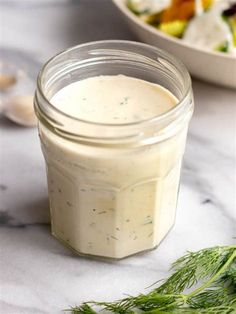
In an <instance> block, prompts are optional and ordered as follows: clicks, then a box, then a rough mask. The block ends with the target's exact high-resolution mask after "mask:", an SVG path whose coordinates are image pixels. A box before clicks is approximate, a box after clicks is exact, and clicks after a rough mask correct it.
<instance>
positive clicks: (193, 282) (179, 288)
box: [68, 245, 236, 314]
mask: <svg viewBox="0 0 236 314" xmlns="http://www.w3.org/2000/svg"><path fill="white" fill-rule="evenodd" d="M171 271H172V275H171V276H170V277H169V278H168V279H167V280H165V281H164V282H163V283H162V284H161V285H160V286H159V287H157V288H155V289H154V290H152V291H151V292H149V293H147V294H140V295H138V296H136V297H135V296H130V297H126V298H124V299H121V300H118V301H115V302H94V301H93V302H85V303H83V304H82V305H81V306H78V307H73V308H71V309H70V310H68V311H70V312H71V313H72V314H97V313H98V312H99V313H101V312H102V313H116V314H138V313H146V314H230V313H236V245H234V246H216V247H212V248H206V249H203V250H200V251H198V252H188V253H187V254H186V255H184V256H183V257H181V258H179V259H177V260H176V261H175V262H174V263H173V264H172V267H171Z"/></svg>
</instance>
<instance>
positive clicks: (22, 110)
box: [3, 95, 37, 127]
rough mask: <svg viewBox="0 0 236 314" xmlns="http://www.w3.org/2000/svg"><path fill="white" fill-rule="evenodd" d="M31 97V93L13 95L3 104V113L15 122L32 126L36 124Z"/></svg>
mask: <svg viewBox="0 0 236 314" xmlns="http://www.w3.org/2000/svg"><path fill="white" fill-rule="evenodd" d="M33 99H34V98H33V96H32V95H23V96H13V97H11V98H10V99H9V100H8V101H7V102H6V103H5V104H4V111H3V114H4V115H5V116H6V117H7V118H8V119H10V120H11V121H13V122H15V123H17V124H20V125H22V126H27V127H33V126H35V125H36V124H37V118H36V115H35V112H34V101H33Z"/></svg>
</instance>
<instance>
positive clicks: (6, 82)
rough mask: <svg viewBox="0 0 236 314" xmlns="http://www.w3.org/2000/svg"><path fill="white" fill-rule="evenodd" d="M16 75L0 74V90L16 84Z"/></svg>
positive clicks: (2, 90)
mask: <svg viewBox="0 0 236 314" xmlns="http://www.w3.org/2000/svg"><path fill="white" fill-rule="evenodd" d="M16 81H17V80H16V77H15V76H13V75H7V74H0V91H1V92H4V91H6V90H7V89H8V88H10V87H12V86H13V85H15V84H16Z"/></svg>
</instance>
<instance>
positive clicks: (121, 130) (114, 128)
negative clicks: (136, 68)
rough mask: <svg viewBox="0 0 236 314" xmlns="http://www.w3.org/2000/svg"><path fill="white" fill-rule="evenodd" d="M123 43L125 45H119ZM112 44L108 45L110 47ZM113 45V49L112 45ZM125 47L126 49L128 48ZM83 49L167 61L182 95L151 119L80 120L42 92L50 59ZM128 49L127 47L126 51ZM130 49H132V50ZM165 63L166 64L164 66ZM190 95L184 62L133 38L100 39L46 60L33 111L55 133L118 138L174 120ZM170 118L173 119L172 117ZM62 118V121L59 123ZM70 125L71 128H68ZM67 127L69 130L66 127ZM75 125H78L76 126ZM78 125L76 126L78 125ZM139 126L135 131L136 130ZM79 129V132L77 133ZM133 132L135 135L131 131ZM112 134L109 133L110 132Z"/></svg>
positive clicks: (82, 136) (131, 135)
mask: <svg viewBox="0 0 236 314" xmlns="http://www.w3.org/2000/svg"><path fill="white" fill-rule="evenodd" d="M122 45H123V46H124V47H122ZM109 46H111V47H109ZM114 46H116V48H114ZM127 47H128V48H127ZM82 48H86V49H87V50H86V51H87V52H89V53H91V51H92V52H93V53H94V54H96V52H99V51H102V52H104V51H106V52H111V51H112V52H114V51H116V52H119V53H121V52H122V53H130V54H133V55H135V56H136V57H139V58H145V59H146V60H148V61H149V62H152V63H154V64H155V65H156V66H157V65H158V62H159V61H160V60H161V62H162V63H163V61H165V62H167V63H168V65H169V66H170V65H171V66H172V67H174V69H175V70H177V73H178V75H180V78H181V83H182V86H183V88H182V89H183V92H182V95H181V97H180V98H179V99H178V102H177V104H176V105H175V106H174V107H172V108H171V109H170V110H168V111H166V112H164V113H162V114H160V115H154V116H152V117H150V118H147V119H143V120H138V121H132V122H128V123H115V124H113V123H103V122H94V121H89V120H83V119H80V118H78V117H73V116H71V115H69V114H67V113H65V112H63V111H61V110H59V109H58V108H56V107H55V106H54V105H53V104H52V103H51V102H50V99H49V98H48V97H47V96H46V95H45V93H44V87H43V83H42V82H43V80H44V74H45V72H46V70H47V69H48V68H49V67H50V65H51V64H53V62H56V60H57V58H60V57H62V56H65V55H67V54H70V53H73V52H75V51H77V50H78V49H82ZM135 48H137V50H138V49H140V50H142V49H143V51H144V52H146V53H153V54H154V55H155V56H157V57H156V60H153V58H151V57H146V56H145V54H143V55H142V53H140V52H134V49H135ZM129 49H130V50H129ZM132 49H133V50H132ZM164 66H165V65H164ZM191 95H192V87H191V78H190V75H189V73H188V70H187V69H186V67H185V65H184V64H183V63H182V62H181V61H180V60H179V59H178V58H176V57H174V56H173V55H172V54H170V53H168V52H166V51H164V50H161V49H159V48H156V47H153V46H151V45H148V44H143V43H140V42H135V41H128V40H102V41H93V42H88V43H84V44H81V45H77V46H74V47H71V48H69V49H66V50H64V51H62V52H59V53H58V54H56V55H55V56H53V57H52V58H51V59H49V60H48V61H47V62H46V63H45V65H44V66H43V67H42V69H41V71H40V72H39V75H38V79H37V90H36V94H35V110H36V113H37V115H38V118H39V120H41V118H42V116H43V117H44V121H46V122H47V124H48V125H51V126H53V127H54V128H56V129H57V130H58V133H60V134H62V133H66V134H70V135H72V136H79V137H80V138H87V139H89V138H90V139H91V138H94V139H96V138H100V139H106V140H110V139H114V138H116V139H121V138H128V137H133V136H137V133H139V135H140V134H141V133H142V132H141V131H143V130H145V129H148V128H149V127H152V126H154V125H159V124H162V123H166V122H168V121H171V120H175V119H176V117H177V116H179V115H181V113H183V112H186V111H189V110H190V109H191V108H190V107H192V105H193V104H192V102H191V101H189V99H191ZM172 117H173V119H172ZM62 121H63V122H62ZM64 122H65V124H66V125H67V128H66V127H64ZM71 125H73V126H74V127H71ZM68 126H69V129H68ZM75 126H77V127H75ZM78 126H79V127H78ZM137 129H138V131H137ZM78 130H79V133H78ZM108 130H110V135H108V132H107V131H108ZM134 133H135V134H134ZM111 134H112V135H111Z"/></svg>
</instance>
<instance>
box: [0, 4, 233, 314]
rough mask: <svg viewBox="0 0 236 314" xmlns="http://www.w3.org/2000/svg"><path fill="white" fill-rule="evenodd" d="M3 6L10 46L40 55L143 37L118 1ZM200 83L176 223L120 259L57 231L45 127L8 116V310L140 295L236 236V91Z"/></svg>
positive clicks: (1, 173) (1, 217) (1, 181)
mask: <svg viewBox="0 0 236 314" xmlns="http://www.w3.org/2000/svg"><path fill="white" fill-rule="evenodd" d="M0 12H1V13H0V15H1V16H0V19H1V24H2V25H3V27H1V32H2V33H3V34H4V36H2V34H1V46H4V47H8V48H13V49H20V50H22V51H25V52H27V53H28V54H31V55H32V56H34V57H35V58H37V60H39V62H40V63H42V62H44V61H45V60H46V59H47V58H49V57H50V56H51V55H53V54H54V53H56V52H57V51H60V50H62V49H64V48H66V47H69V46H72V45H75V44H78V43H82V42H85V41H90V40H98V39H108V38H113V39H114V38H122V39H131V40H132V39H134V40H135V37H134V36H133V35H132V33H131V32H130V31H129V29H128V28H127V27H126V25H125V24H124V23H123V21H122V19H121V18H120V16H119V14H118V12H117V11H116V9H115V8H114V7H113V6H112V4H111V2H110V1H109V0H107V1H105V0H100V1H98V0H93V1H92V0H76V1H70V0H64V1H63V0H62V1H56V2H53V1H37V3H36V1H35V2H33V1H18V2H17V1H0ZM107 25H112V27H107ZM193 89H194V96H195V104H196V107H195V113H194V116H193V119H192V121H191V125H190V131H189V136H188V142H187V148H186V154H185V158H184V164H183V172H182V180H181V189H180V196H179V203H178V214H177V221H176V225H175V227H174V229H173V230H172V231H171V233H170V234H169V235H168V236H167V238H166V239H165V240H164V242H163V243H162V244H161V245H160V246H159V247H158V249H156V250H155V251H152V252H150V253H146V254H144V255H139V256H135V257H130V258H128V259H125V260H122V261H119V262H104V261H95V260H89V259H86V258H81V257H78V256H75V255H74V254H73V253H71V252H70V251H69V250H68V249H66V248H65V247H63V246H62V245H61V244H60V243H59V242H58V241H57V240H55V239H54V238H53V237H52V236H51V235H50V226H49V208H48V201H47V191H46V178H45V168H44V161H43V157H42V154H41V151H40V146H39V141H38V136H37V130H36V129H25V128H21V127H18V126H16V125H14V124H13V123H11V122H9V121H7V120H6V119H4V118H3V117H1V118H0V129H1V131H0V160H1V163H0V242H1V244H0V312H1V313H4V314H31V313H32V314H40V313H48V314H54V313H62V310H63V309H65V308H68V307H69V306H70V305H75V304H79V303H81V302H82V301H86V300H90V299H96V300H114V299H118V298H121V297H122V296H123V295H124V293H126V294H132V295H135V294H138V293H140V292H144V291H145V287H148V286H150V285H151V284H152V283H153V282H156V281H157V280H158V279H161V278H163V277H165V276H166V275H167V271H168V268H169V266H170V263H171V262H172V261H174V259H176V258H177V257H179V256H181V255H182V254H183V253H184V252H186V250H198V249H200V248H203V247H208V246H213V245H220V244H231V243H233V242H234V241H235V240H234V239H233V237H234V236H235V235H236V211H235V208H236V200H235V193H236V164H235V163H236V158H235V155H236V92H235V91H232V90H227V89H223V88H221V87H217V86H213V85H209V84H207V83H204V82H200V81H197V80H194V81H193Z"/></svg>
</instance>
